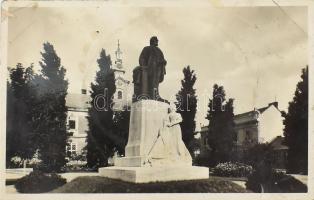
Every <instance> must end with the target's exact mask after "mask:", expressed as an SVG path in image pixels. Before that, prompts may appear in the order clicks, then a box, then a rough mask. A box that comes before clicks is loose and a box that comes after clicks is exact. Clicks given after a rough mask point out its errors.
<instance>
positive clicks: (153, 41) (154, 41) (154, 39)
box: [149, 36, 158, 47]
mask: <svg viewBox="0 0 314 200" xmlns="http://www.w3.org/2000/svg"><path fill="white" fill-rule="evenodd" d="M149 43H150V45H151V46H155V47H157V46H158V38H157V37H156V36H153V37H151V38H150V41H149Z"/></svg>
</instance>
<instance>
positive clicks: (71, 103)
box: [66, 93, 91, 110]
mask: <svg viewBox="0 0 314 200" xmlns="http://www.w3.org/2000/svg"><path fill="white" fill-rule="evenodd" d="M90 101H91V97H90V96H89V95H87V94H73V93H72V94H71V93H69V94H67V96H66V106H67V107H68V108H69V109H78V110H87V109H88V107H89V106H90V104H89V102H90Z"/></svg>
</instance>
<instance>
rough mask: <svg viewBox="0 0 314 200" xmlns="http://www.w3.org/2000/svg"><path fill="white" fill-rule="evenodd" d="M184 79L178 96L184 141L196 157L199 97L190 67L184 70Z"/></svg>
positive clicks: (194, 77)
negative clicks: (196, 121)
mask: <svg viewBox="0 0 314 200" xmlns="http://www.w3.org/2000/svg"><path fill="white" fill-rule="evenodd" d="M183 75H184V78H183V80H181V90H180V91H179V92H178V93H177V94H176V99H177V102H176V104H177V107H178V113H180V114H181V116H182V123H181V124H180V125H181V130H182V139H183V142H184V143H185V145H186V147H187V148H188V150H189V152H190V154H191V155H192V156H193V155H194V147H193V144H195V143H194V140H195V138H194V135H195V115H196V109H197V96H196V89H195V88H194V84H195V82H196V79H197V78H196V75H195V72H194V70H191V68H190V66H187V67H185V68H183Z"/></svg>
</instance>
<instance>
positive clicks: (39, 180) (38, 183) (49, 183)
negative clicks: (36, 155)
mask: <svg viewBox="0 0 314 200" xmlns="http://www.w3.org/2000/svg"><path fill="white" fill-rule="evenodd" d="M65 183H66V180H65V179H64V178H62V177H61V176H60V175H58V174H55V173H51V174H44V173H43V172H40V171H34V172H31V173H30V174H29V175H27V176H24V177H23V178H21V179H19V180H18V181H17V183H16V184H15V188H16V189H17V191H18V192H21V193H42V192H49V191H51V190H53V189H55V188H58V187H60V186H62V185H64V184H65Z"/></svg>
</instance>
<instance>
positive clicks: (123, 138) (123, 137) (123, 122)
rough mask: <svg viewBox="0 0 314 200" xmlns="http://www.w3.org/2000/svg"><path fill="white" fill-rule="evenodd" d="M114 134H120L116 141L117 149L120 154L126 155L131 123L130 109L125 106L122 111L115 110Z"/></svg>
mask: <svg viewBox="0 0 314 200" xmlns="http://www.w3.org/2000/svg"><path fill="white" fill-rule="evenodd" d="M113 122H114V134H115V135H116V136H118V140H117V141H116V142H115V143H116V144H117V145H116V150H117V151H118V153H119V154H120V155H124V153H125V152H124V149H125V146H126V145H127V142H128V136H129V125H130V111H129V109H127V108H125V109H123V110H121V111H115V112H114V118H113Z"/></svg>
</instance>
